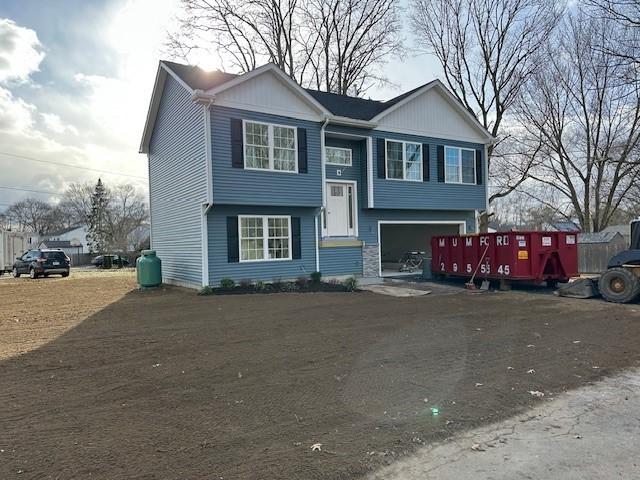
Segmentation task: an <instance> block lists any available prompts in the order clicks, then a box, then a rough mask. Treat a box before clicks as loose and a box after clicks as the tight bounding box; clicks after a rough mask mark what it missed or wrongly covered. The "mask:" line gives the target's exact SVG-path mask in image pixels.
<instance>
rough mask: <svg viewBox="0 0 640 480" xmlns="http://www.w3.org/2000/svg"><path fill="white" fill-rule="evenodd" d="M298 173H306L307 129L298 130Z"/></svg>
mask: <svg viewBox="0 0 640 480" xmlns="http://www.w3.org/2000/svg"><path fill="white" fill-rule="evenodd" d="M298 173H307V129H306V128H298Z"/></svg>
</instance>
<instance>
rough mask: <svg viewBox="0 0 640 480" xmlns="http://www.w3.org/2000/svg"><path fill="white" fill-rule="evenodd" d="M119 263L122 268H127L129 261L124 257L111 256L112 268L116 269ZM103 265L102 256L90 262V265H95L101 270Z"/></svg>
mask: <svg viewBox="0 0 640 480" xmlns="http://www.w3.org/2000/svg"><path fill="white" fill-rule="evenodd" d="M120 261H122V266H123V267H128V266H129V260H127V259H126V258H125V257H121V256H120V255H113V262H112V265H113V266H114V267H117V266H118V262H120ZM103 263H104V255H98V256H97V257H95V258H94V259H93V260H91V264H92V265H95V266H96V267H97V268H102V265H103Z"/></svg>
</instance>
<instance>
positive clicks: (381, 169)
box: [378, 138, 387, 178]
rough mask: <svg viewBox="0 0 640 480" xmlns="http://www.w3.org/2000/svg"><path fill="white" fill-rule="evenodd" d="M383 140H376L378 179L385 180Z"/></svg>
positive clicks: (385, 167) (385, 168)
mask: <svg viewBox="0 0 640 480" xmlns="http://www.w3.org/2000/svg"><path fill="white" fill-rule="evenodd" d="M385 149H386V148H385V142H384V138H379V139H378V178H387V166H386V163H385V158H386V154H387V152H385Z"/></svg>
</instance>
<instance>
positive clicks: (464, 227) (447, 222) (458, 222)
mask: <svg viewBox="0 0 640 480" xmlns="http://www.w3.org/2000/svg"><path fill="white" fill-rule="evenodd" d="M381 225H459V228H460V235H464V234H466V233H467V221H466V220H378V239H377V240H378V276H379V277H382V238H381V237H380V226H381Z"/></svg>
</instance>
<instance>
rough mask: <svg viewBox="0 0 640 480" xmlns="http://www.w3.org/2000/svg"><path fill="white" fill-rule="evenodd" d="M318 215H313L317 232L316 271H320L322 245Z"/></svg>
mask: <svg viewBox="0 0 640 480" xmlns="http://www.w3.org/2000/svg"><path fill="white" fill-rule="evenodd" d="M318 215H319V214H316V215H315V216H314V217H313V226H314V229H313V231H314V233H315V237H316V272H319V271H320V245H319V243H320V242H319V239H318V237H319V236H320V232H319V231H318Z"/></svg>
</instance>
